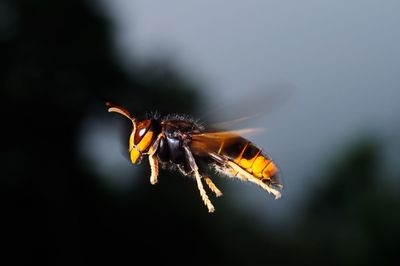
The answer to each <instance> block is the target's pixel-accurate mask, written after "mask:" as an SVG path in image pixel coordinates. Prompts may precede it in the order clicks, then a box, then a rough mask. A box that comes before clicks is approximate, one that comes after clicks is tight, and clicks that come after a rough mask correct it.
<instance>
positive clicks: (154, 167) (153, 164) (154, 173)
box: [149, 154, 158, 185]
mask: <svg viewBox="0 0 400 266" xmlns="http://www.w3.org/2000/svg"><path fill="white" fill-rule="evenodd" d="M149 162H150V168H151V176H150V183H151V184H152V185H155V184H156V183H157V182H158V180H157V177H158V160H157V157H156V156H155V155H154V154H153V155H149Z"/></svg>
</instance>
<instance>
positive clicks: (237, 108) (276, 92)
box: [199, 82, 295, 130]
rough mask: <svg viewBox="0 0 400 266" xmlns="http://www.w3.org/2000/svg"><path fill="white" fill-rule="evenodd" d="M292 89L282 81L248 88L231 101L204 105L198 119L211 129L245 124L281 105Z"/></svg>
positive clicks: (288, 97)
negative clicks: (252, 88)
mask: <svg viewBox="0 0 400 266" xmlns="http://www.w3.org/2000/svg"><path fill="white" fill-rule="evenodd" d="M294 91H295V89H294V87H293V86H292V85H291V84H288V83H284V82H280V83H275V84H270V85H269V86H266V87H264V88H262V89H259V90H249V91H246V92H244V94H243V93H242V95H238V96H237V97H236V99H235V100H234V101H233V102H232V101H229V102H227V101H226V100H225V99H221V101H220V102H219V103H216V102H214V103H210V104H209V105H204V106H203V108H204V110H202V111H201V114H202V115H201V116H199V117H200V121H204V123H205V124H206V125H207V127H208V128H212V129H215V128H216V129H228V130H229V129H231V128H233V127H236V128H237V127H238V125H240V124H242V126H243V125H244V126H246V123H247V122H249V120H252V119H257V118H260V117H263V116H265V115H266V114H268V113H271V112H272V111H273V110H276V109H278V107H280V106H283V104H284V103H287V102H288V100H289V99H290V98H291V96H292V95H293V93H294ZM210 105H211V106H210ZM221 121H223V122H222V123H221Z"/></svg>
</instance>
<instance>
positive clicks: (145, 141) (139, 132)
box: [129, 119, 154, 164]
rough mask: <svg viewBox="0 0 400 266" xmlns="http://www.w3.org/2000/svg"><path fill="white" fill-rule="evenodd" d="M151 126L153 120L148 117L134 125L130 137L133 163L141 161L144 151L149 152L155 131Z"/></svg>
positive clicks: (130, 151)
mask: <svg viewBox="0 0 400 266" xmlns="http://www.w3.org/2000/svg"><path fill="white" fill-rule="evenodd" d="M150 126H151V120H149V119H147V120H143V121H140V122H139V123H138V124H137V126H136V125H135V126H134V127H133V130H132V133H131V136H130V137H129V153H130V158H131V162H132V163H133V164H137V163H139V162H140V160H141V158H142V156H143V153H145V152H147V151H148V150H149V148H150V146H151V143H152V140H153V137H154V132H153V131H152V130H150Z"/></svg>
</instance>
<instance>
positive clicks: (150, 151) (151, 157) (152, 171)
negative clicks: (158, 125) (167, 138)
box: [148, 133, 164, 185]
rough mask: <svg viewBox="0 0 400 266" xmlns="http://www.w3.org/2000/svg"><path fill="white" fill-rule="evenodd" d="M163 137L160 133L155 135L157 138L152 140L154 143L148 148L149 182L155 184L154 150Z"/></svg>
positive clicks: (156, 167) (156, 163)
mask: <svg viewBox="0 0 400 266" xmlns="http://www.w3.org/2000/svg"><path fill="white" fill-rule="evenodd" d="M162 137H164V136H163V134H162V133H160V134H159V135H158V136H157V139H156V140H155V141H154V144H153V146H152V147H150V149H149V153H148V155H149V163H150V169H151V176H150V183H151V184H152V185H155V184H156V183H157V182H158V179H157V177H158V159H157V155H156V151H157V149H158V144H159V143H160V140H161V138H162Z"/></svg>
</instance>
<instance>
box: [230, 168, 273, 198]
mask: <svg viewBox="0 0 400 266" xmlns="http://www.w3.org/2000/svg"><path fill="white" fill-rule="evenodd" d="M227 163H228V165H229V166H230V167H231V168H232V169H233V170H234V171H236V172H237V175H236V177H238V178H240V179H243V180H244V181H249V182H252V183H254V184H257V185H259V186H260V187H262V188H263V189H264V190H266V191H267V192H268V193H271V194H273V195H274V196H275V199H279V198H280V197H281V193H280V192H279V191H278V190H276V189H274V188H271V187H269V186H268V185H267V184H265V183H264V182H262V181H261V180H260V179H258V178H255V177H254V176H252V175H251V174H249V173H248V172H246V171H245V170H243V169H242V168H241V167H240V166H238V165H237V164H235V163H234V162H231V161H228V162H227Z"/></svg>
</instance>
